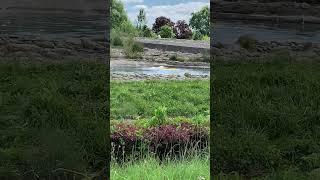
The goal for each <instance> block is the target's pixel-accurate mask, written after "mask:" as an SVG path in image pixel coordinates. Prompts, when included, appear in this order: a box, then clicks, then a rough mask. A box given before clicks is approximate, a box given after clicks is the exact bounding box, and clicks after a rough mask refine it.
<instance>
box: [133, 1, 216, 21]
mask: <svg viewBox="0 0 320 180" xmlns="http://www.w3.org/2000/svg"><path fill="white" fill-rule="evenodd" d="M206 5H208V6H209V5H210V3H209V2H208V3H205V2H188V3H180V4H175V5H160V6H150V7H148V6H145V5H136V6H134V8H133V9H132V10H129V11H128V16H129V18H130V20H131V21H132V22H135V20H136V18H137V14H138V9H139V8H144V9H145V10H146V14H147V20H148V26H152V24H153V23H154V21H155V19H156V18H157V17H159V16H165V17H167V18H170V19H171V21H173V22H176V21H178V20H185V21H186V22H189V20H190V18H191V13H192V12H195V11H198V10H200V9H201V8H203V7H204V6H206Z"/></svg>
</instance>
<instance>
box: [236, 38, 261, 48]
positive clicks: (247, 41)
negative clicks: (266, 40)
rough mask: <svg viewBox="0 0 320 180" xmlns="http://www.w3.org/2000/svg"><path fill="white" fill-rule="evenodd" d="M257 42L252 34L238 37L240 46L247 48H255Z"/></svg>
mask: <svg viewBox="0 0 320 180" xmlns="http://www.w3.org/2000/svg"><path fill="white" fill-rule="evenodd" d="M256 42H257V41H256V39H255V38H253V37H252V36H250V35H243V36H240V37H239V39H238V43H239V44H240V46H241V47H242V48H245V49H253V48H254V46H255V44H256Z"/></svg>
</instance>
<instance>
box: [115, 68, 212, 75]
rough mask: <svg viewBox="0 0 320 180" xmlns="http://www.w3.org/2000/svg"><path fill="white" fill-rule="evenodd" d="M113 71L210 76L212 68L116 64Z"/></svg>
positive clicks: (119, 72) (121, 72) (118, 72)
mask: <svg viewBox="0 0 320 180" xmlns="http://www.w3.org/2000/svg"><path fill="white" fill-rule="evenodd" d="M111 72H113V73H117V74H129V75H130V74H145V75H164V76H168V75H175V76H184V75H185V74H186V73H187V74H190V75H196V76H208V75H209V74H210V70H209V69H208V68H178V67H168V66H151V67H146V66H133V67H132V66H131V67H128V66H116V67H113V68H111Z"/></svg>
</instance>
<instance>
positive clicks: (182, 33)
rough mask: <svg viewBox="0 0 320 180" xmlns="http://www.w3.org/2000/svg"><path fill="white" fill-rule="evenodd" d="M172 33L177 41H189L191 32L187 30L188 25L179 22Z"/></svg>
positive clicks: (181, 21)
mask: <svg viewBox="0 0 320 180" xmlns="http://www.w3.org/2000/svg"><path fill="white" fill-rule="evenodd" d="M173 32H174V34H175V35H176V38H177V39H191V38H192V31H191V29H190V28H189V25H188V24H187V23H186V22H185V21H184V20H179V21H178V22H177V23H176V24H175V26H174V28H173Z"/></svg>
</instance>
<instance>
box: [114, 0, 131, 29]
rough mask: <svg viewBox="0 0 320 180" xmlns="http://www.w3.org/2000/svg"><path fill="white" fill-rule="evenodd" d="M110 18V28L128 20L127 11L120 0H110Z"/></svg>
mask: <svg viewBox="0 0 320 180" xmlns="http://www.w3.org/2000/svg"><path fill="white" fill-rule="evenodd" d="M110 20H111V26H112V28H116V27H119V26H120V25H121V24H123V23H125V22H126V21H128V16H127V12H126V10H125V9H124V6H123V3H122V2H121V1H120V0H111V17H110Z"/></svg>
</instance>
